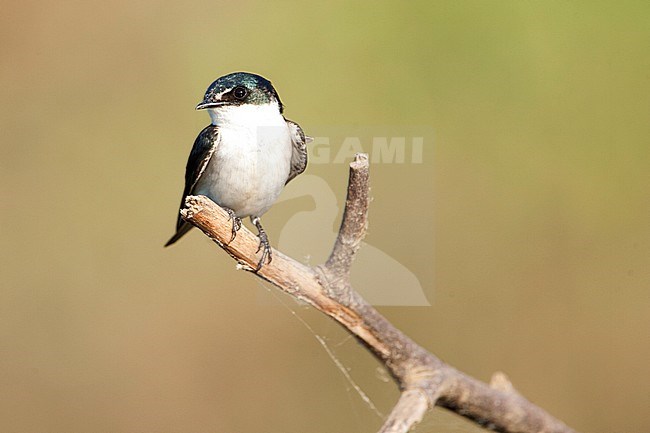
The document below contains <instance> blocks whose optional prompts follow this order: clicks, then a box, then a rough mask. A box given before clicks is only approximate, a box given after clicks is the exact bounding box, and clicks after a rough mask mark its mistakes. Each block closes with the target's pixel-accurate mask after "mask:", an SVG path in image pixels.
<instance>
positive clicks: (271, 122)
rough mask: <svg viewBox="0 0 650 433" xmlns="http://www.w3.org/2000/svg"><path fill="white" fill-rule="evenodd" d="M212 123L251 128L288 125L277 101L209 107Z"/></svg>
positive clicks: (227, 126)
mask: <svg viewBox="0 0 650 433" xmlns="http://www.w3.org/2000/svg"><path fill="white" fill-rule="evenodd" d="M208 113H209V114H210V119H211V120H212V124H213V125H215V126H220V127H222V128H229V127H234V128H242V127H243V128H251V127H258V126H279V125H286V121H285V120H284V117H282V114H280V107H279V106H278V104H277V103H276V102H270V103H268V104H261V105H254V104H244V105H235V106H223V107H217V108H210V109H208Z"/></svg>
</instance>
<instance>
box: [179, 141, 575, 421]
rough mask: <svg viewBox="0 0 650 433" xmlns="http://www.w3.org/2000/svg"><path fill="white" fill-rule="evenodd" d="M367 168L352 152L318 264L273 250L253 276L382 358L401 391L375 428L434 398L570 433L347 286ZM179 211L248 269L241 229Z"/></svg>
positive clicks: (254, 242)
mask: <svg viewBox="0 0 650 433" xmlns="http://www.w3.org/2000/svg"><path fill="white" fill-rule="evenodd" d="M368 169H369V164H368V157H367V155H365V154H358V155H357V156H356V157H355V160H354V161H353V162H352V163H351V164H350V180H349V184H348V195H347V199H346V203H345V211H344V213H343V220H342V222H341V228H340V230H339V233H338V237H337V239H336V243H335V245H334V248H333V250H332V253H331V255H330V257H329V259H328V260H327V262H326V263H325V264H323V265H320V266H316V267H310V266H306V265H303V264H302V263H299V262H297V261H296V260H293V259H292V258H290V257H287V256H285V255H284V254H282V253H281V252H279V251H275V250H274V251H273V261H272V262H271V263H269V264H267V265H264V266H263V267H262V269H260V270H259V271H258V272H256V275H257V276H258V277H260V278H263V279H265V280H267V281H269V282H271V283H273V284H274V285H276V286H277V287H278V288H280V289H281V290H283V291H284V292H286V293H288V294H290V295H291V296H293V297H295V298H296V299H298V300H301V301H303V302H307V303H308V304H310V305H312V306H313V307H315V308H316V309H318V310H320V311H321V312H323V313H325V314H327V315H328V316H330V317H331V318H333V319H334V320H336V321H337V322H339V323H340V324H341V325H342V326H344V327H345V328H346V329H347V330H349V331H350V332H351V333H352V334H353V335H355V336H356V337H357V338H358V339H360V340H361V341H362V342H363V343H364V344H365V346H366V347H367V348H368V349H369V350H371V351H372V353H373V354H374V355H375V356H376V357H377V358H378V359H379V360H381V361H382V362H383V363H384V365H385V366H386V368H387V369H388V371H389V372H390V373H391V374H392V376H393V377H394V379H395V381H396V382H397V384H398V386H399V387H400V390H401V391H402V394H401V396H400V399H399V400H398V402H397V404H396V405H395V407H394V408H393V410H392V412H391V413H390V415H389V416H388V417H387V419H386V420H385V422H384V425H383V426H382V428H381V430H380V433H406V432H408V431H409V430H410V429H411V428H413V426H414V425H415V424H417V423H418V422H420V421H421V420H422V417H423V416H424V414H425V413H426V411H427V410H428V409H431V408H432V407H433V406H435V405H437V406H441V407H445V408H447V409H449V410H452V411H454V412H456V413H457V414H459V415H461V416H464V417H466V418H469V419H471V420H473V421H475V422H476V423H478V424H480V425H482V426H485V427H487V428H489V429H491V430H494V431H499V432H507V433H570V432H574V430H572V429H571V428H569V427H567V426H566V425H565V424H563V423H562V422H561V421H559V420H557V419H555V418H553V417H552V416H551V415H549V414H548V413H547V412H545V411H544V410H543V409H541V408H539V407H537V406H535V405H534V404H532V403H530V402H529V401H528V400H526V399H525V398H524V397H522V396H521V395H520V394H519V393H518V392H517V391H515V389H514V388H513V387H512V384H510V382H509V380H508V379H507V378H506V377H505V375H503V374H502V373H499V374H495V376H494V377H493V379H492V382H491V384H490V385H487V384H485V383H483V382H480V381H478V380H476V379H474V378H472V377H470V376H467V375H465V374H463V373H461V372H459V371H458V370H456V369H454V368H453V367H451V366H449V365H447V364H445V363H443V362H442V361H441V360H440V359H438V358H437V357H435V356H434V355H433V354H431V353H429V352H428V351H426V350H425V349H423V348H422V347H421V346H419V345H418V344H416V343H415V342H414V341H413V340H411V339H410V338H409V337H407V336H406V335H405V334H403V333H402V332H401V331H399V330H398V329H397V328H395V327H394V326H393V325H392V324H391V323H390V322H388V320H386V319H385V318H384V317H383V316H382V315H381V314H379V312H378V311H377V310H375V309H374V308H373V307H372V306H371V305H370V304H368V303H367V302H366V301H365V300H364V299H363V298H361V296H359V294H358V293H357V292H356V291H355V290H354V289H353V288H352V286H351V284H350V268H351V265H352V262H353V260H354V257H355V254H356V252H357V250H358V249H359V246H360V245H361V241H362V239H363V237H364V235H365V233H366V228H367V225H368V219H367V216H368V205H369V181H368ZM181 214H182V215H183V218H185V220H186V221H189V222H191V223H192V224H194V225H195V226H196V227H198V228H199V229H201V230H202V231H203V232H204V233H205V234H206V235H207V236H208V237H210V238H211V239H213V240H214V241H215V242H216V243H217V244H218V245H219V246H220V247H221V248H223V249H224V250H225V251H226V252H227V253H228V254H230V256H231V257H232V258H234V259H235V260H236V261H237V262H238V263H239V265H240V266H242V267H243V268H244V269H246V270H249V271H253V270H254V269H255V266H256V264H257V258H256V251H257V246H258V239H257V237H256V236H255V235H254V234H253V233H252V232H250V231H249V230H247V229H245V228H242V229H241V230H240V231H239V233H238V234H237V237H236V238H235V240H234V241H232V242H231V243H228V241H229V240H230V237H231V222H230V221H229V216H228V214H227V213H226V211H224V210H223V209H221V208H220V207H219V206H217V205H216V204H215V203H214V202H212V201H211V200H210V199H208V198H207V197H204V196H190V197H187V200H186V208H185V209H183V210H182V211H181Z"/></svg>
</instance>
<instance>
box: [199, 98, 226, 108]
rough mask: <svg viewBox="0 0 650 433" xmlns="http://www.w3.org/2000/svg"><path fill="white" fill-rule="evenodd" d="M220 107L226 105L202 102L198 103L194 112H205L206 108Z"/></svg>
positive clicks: (218, 102) (223, 103)
mask: <svg viewBox="0 0 650 433" xmlns="http://www.w3.org/2000/svg"><path fill="white" fill-rule="evenodd" d="M222 105H226V103H225V102H223V101H217V102H210V101H206V100H203V101H201V102H200V103H199V105H197V106H196V110H205V109H206V108H215V107H220V106H222Z"/></svg>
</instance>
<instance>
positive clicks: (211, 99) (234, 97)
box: [196, 72, 283, 113]
mask: <svg viewBox="0 0 650 433" xmlns="http://www.w3.org/2000/svg"><path fill="white" fill-rule="evenodd" d="M272 102H277V104H278V106H279V108H280V113H282V110H283V107H282V102H281V101H280V97H279V96H278V92H276V91H275V89H274V88H273V85H272V84H271V82H270V81H269V80H267V79H266V78H264V77H261V76H259V75H255V74H251V73H248V72H233V73H232V74H228V75H224V76H223V77H220V78H218V79H217V80H216V81H215V82H213V83H212V84H210V87H208V90H206V92H205V96H204V97H203V101H201V103H200V104H199V105H197V106H196V109H197V110H203V109H206V108H216V107H221V106H237V105H243V104H253V105H262V104H268V103H272Z"/></svg>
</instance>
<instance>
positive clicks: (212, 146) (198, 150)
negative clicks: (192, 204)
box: [165, 125, 219, 246]
mask: <svg viewBox="0 0 650 433" xmlns="http://www.w3.org/2000/svg"><path fill="white" fill-rule="evenodd" d="M218 142H219V128H217V127H216V126H214V125H209V126H206V127H205V128H204V129H203V131H201V133H200V134H199V136H198V137H196V140H195V141H194V146H193V147H192V151H191V152H190V157H189V158H188V160H187V166H186V167H185V189H184V190H183V197H182V198H181V204H180V208H179V210H180V209H182V208H184V207H185V197H187V196H188V195H191V194H192V192H193V191H194V187H195V186H196V183H197V182H198V180H199V178H200V177H201V175H202V174H203V172H204V171H205V168H206V167H207V166H208V162H210V158H212V155H213V154H214V151H215V150H216V148H217V145H218ZM191 228H192V225H191V224H190V223H188V222H186V221H185V220H184V219H183V218H182V217H181V215H180V213H179V215H178V219H177V221H176V233H175V234H174V236H172V237H171V239H169V241H167V243H166V244H165V246H169V245H171V244H173V243H174V242H176V241H177V240H179V239H180V238H181V237H182V236H183V235H184V234H185V233H187V232H188V231H189V230H190V229H191Z"/></svg>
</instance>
